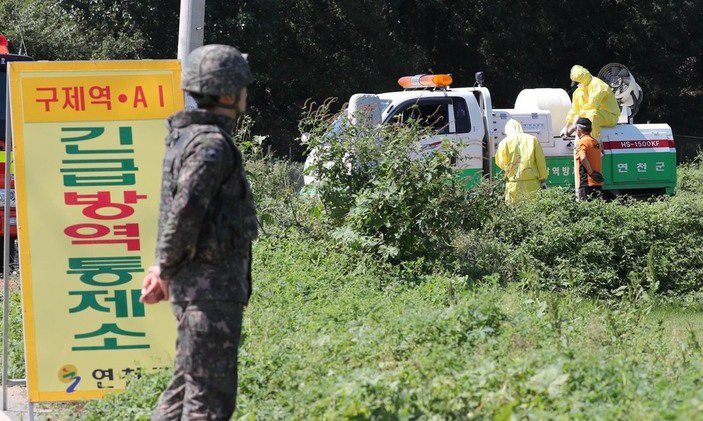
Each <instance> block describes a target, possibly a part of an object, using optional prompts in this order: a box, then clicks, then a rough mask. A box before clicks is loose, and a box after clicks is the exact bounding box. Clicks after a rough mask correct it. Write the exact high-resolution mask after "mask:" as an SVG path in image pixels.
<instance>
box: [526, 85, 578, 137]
mask: <svg viewBox="0 0 703 421" xmlns="http://www.w3.org/2000/svg"><path fill="white" fill-rule="evenodd" d="M570 109H571V99H570V98H569V94H568V93H566V91H565V90H563V89H557V88H536V89H523V90H522V92H520V95H518V96H517V99H516V100H515V111H519V112H532V111H537V110H542V111H549V112H550V114H551V117H552V118H551V120H552V136H557V135H559V132H560V131H561V129H562V128H563V127H564V123H565V122H566V116H567V115H568V114H569V110H570Z"/></svg>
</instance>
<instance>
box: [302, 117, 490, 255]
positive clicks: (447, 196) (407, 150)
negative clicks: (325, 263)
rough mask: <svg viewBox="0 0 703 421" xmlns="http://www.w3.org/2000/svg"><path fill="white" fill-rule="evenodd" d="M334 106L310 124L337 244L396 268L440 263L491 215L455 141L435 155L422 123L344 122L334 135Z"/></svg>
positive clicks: (314, 168)
mask: <svg viewBox="0 0 703 421" xmlns="http://www.w3.org/2000/svg"><path fill="white" fill-rule="evenodd" d="M325 107H326V105H323V107H322V109H321V110H318V111H317V112H316V113H314V114H312V116H311V117H310V118H308V119H307V120H305V121H304V122H303V127H306V128H307V129H308V132H309V134H310V137H309V139H308V141H307V144H308V146H309V148H310V150H311V151H312V153H314V157H315V158H314V159H313V160H312V163H311V166H310V168H309V172H310V174H314V176H315V177H316V178H317V183H316V185H315V190H316V193H317V195H318V197H319V199H320V201H321V203H322V205H323V206H324V208H325V211H326V215H327V216H328V217H329V219H330V222H331V223H332V225H333V227H334V228H335V230H334V232H333V236H334V238H336V239H337V240H340V241H342V242H343V243H346V244H349V245H352V246H354V247H356V248H358V249H362V250H368V251H370V252H372V253H374V254H376V255H377V256H381V257H383V258H388V259H390V260H392V261H395V262H399V261H408V260H415V259H426V260H436V259H439V258H442V257H444V256H445V255H447V253H448V252H449V251H450V250H451V239H452V237H453V236H454V235H455V233H456V232H457V230H461V229H468V228H470V227H472V226H476V225H477V224H479V223H480V222H479V221H481V220H482V219H483V218H485V217H487V216H488V213H487V209H486V208H485V206H483V205H484V203H483V200H482V199H483V197H481V196H480V195H477V194H471V193H469V192H468V191H467V190H466V189H465V188H464V184H465V182H464V180H462V179H460V178H459V177H457V175H456V171H455V170H454V168H453V161H454V160H455V159H456V157H457V152H458V151H457V149H456V148H455V147H454V146H453V145H452V144H451V142H449V141H447V142H445V143H444V144H442V145H441V146H440V147H439V148H438V149H437V150H435V151H434V152H433V153H431V154H427V153H426V152H424V151H423V150H422V149H421V144H420V141H421V139H422V138H424V137H425V136H427V135H428V132H427V131H426V130H423V129H422V128H421V127H420V126H419V125H418V124H416V123H415V124H413V123H412V122H411V123H409V124H404V125H401V124H393V125H383V126H370V125H366V124H351V123H350V122H349V121H347V120H346V118H345V117H339V120H338V121H337V122H336V123H335V124H334V126H335V127H336V129H334V130H329V127H330V118H329V117H328V114H326V113H325V111H326V108H325Z"/></svg>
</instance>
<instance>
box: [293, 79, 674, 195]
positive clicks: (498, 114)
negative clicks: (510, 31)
mask: <svg viewBox="0 0 703 421" xmlns="http://www.w3.org/2000/svg"><path fill="white" fill-rule="evenodd" d="M437 76H439V77H437ZM423 80H424V82H421V81H423ZM432 80H435V81H437V82H438V83H437V82H432ZM447 82H449V83H447ZM399 83H400V84H401V86H403V87H405V88H406V89H405V90H402V91H397V92H386V93H381V94H356V95H354V96H352V98H351V99H350V101H349V108H348V113H350V115H351V113H353V112H355V111H356V110H358V109H359V108H361V107H369V105H371V106H372V107H378V110H380V113H378V112H377V113H376V114H377V115H378V117H377V118H379V119H380V121H377V123H382V124H388V123H393V122H402V121H404V120H406V119H408V118H413V119H416V120H417V121H420V122H425V124H428V125H431V126H432V127H431V128H432V129H433V130H434V131H435V133H436V134H435V135H432V136H428V137H427V138H425V139H423V140H422V143H423V149H426V150H431V149H433V148H436V147H438V146H439V145H440V144H441V143H442V141H443V140H445V139H450V140H452V141H454V142H457V144H459V145H460V150H461V153H460V157H459V159H458V160H457V163H456V166H457V170H458V171H459V173H460V176H462V177H465V179H466V180H467V186H468V187H471V186H472V185H474V184H475V183H476V182H478V181H479V180H480V179H481V177H495V176H496V175H497V174H498V169H497V168H496V166H495V164H494V159H493V158H494V155H495V151H496V149H497V146H498V143H499V142H500V141H501V139H503V138H504V137H505V133H504V129H505V124H506V122H507V121H508V120H510V119H515V120H518V121H519V122H520V123H522V126H523V129H524V131H525V132H527V133H530V134H532V135H534V136H536V137H537V138H538V139H539V142H540V144H541V145H542V148H543V149H544V154H545V156H546V158H547V167H548V171H549V179H548V184H549V185H551V186H563V187H568V188H573V186H574V182H575V175H574V158H573V156H574V152H573V146H574V139H573V138H572V139H563V138H561V137H560V136H559V132H560V130H561V129H562V127H563V125H564V120H565V118H566V115H567V113H568V112H569V109H570V108H571V100H570V98H569V95H568V94H567V93H566V91H564V90H563V89H551V88H540V89H525V90H523V91H522V92H520V94H519V95H518V97H517V100H516V101H515V106H514V108H512V109H494V108H493V103H492V101H491V94H490V92H489V90H488V89H487V88H486V87H482V86H478V87H466V88H452V87H451V86H450V83H451V78H450V77H448V76H447V75H418V76H413V77H404V78H401V79H400V80H399ZM421 124H422V123H421ZM600 141H601V143H602V145H603V152H604V156H603V171H602V173H603V176H604V178H605V184H604V186H603V188H604V189H606V190H611V191H612V192H613V193H614V194H616V195H617V194H635V195H639V194H645V195H651V194H673V192H674V187H675V185H676V149H675V147H674V138H673V134H672V131H671V128H670V127H669V126H668V125H667V124H618V125H616V126H615V127H611V128H603V129H602V130H601V137H600ZM309 159H310V158H309ZM307 181H308V182H310V181H313V180H311V179H309V178H308V180H307Z"/></svg>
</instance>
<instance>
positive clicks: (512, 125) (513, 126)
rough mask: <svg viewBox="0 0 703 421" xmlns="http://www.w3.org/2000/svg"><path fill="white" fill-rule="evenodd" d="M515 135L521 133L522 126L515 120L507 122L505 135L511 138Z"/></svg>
mask: <svg viewBox="0 0 703 421" xmlns="http://www.w3.org/2000/svg"><path fill="white" fill-rule="evenodd" d="M517 133H522V124H520V122H519V121H517V120H513V119H510V120H508V122H507V123H505V135H506V136H511V135H514V134H517Z"/></svg>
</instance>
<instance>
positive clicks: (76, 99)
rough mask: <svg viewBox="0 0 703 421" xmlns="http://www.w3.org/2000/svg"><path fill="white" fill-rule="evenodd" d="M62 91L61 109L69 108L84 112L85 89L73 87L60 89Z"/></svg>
mask: <svg viewBox="0 0 703 421" xmlns="http://www.w3.org/2000/svg"><path fill="white" fill-rule="evenodd" d="M61 90H62V91H63V97H64V100H63V109H64V110H65V109H66V108H71V109H73V110H76V111H85V88H84V87H82V86H74V87H72V88H61Z"/></svg>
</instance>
